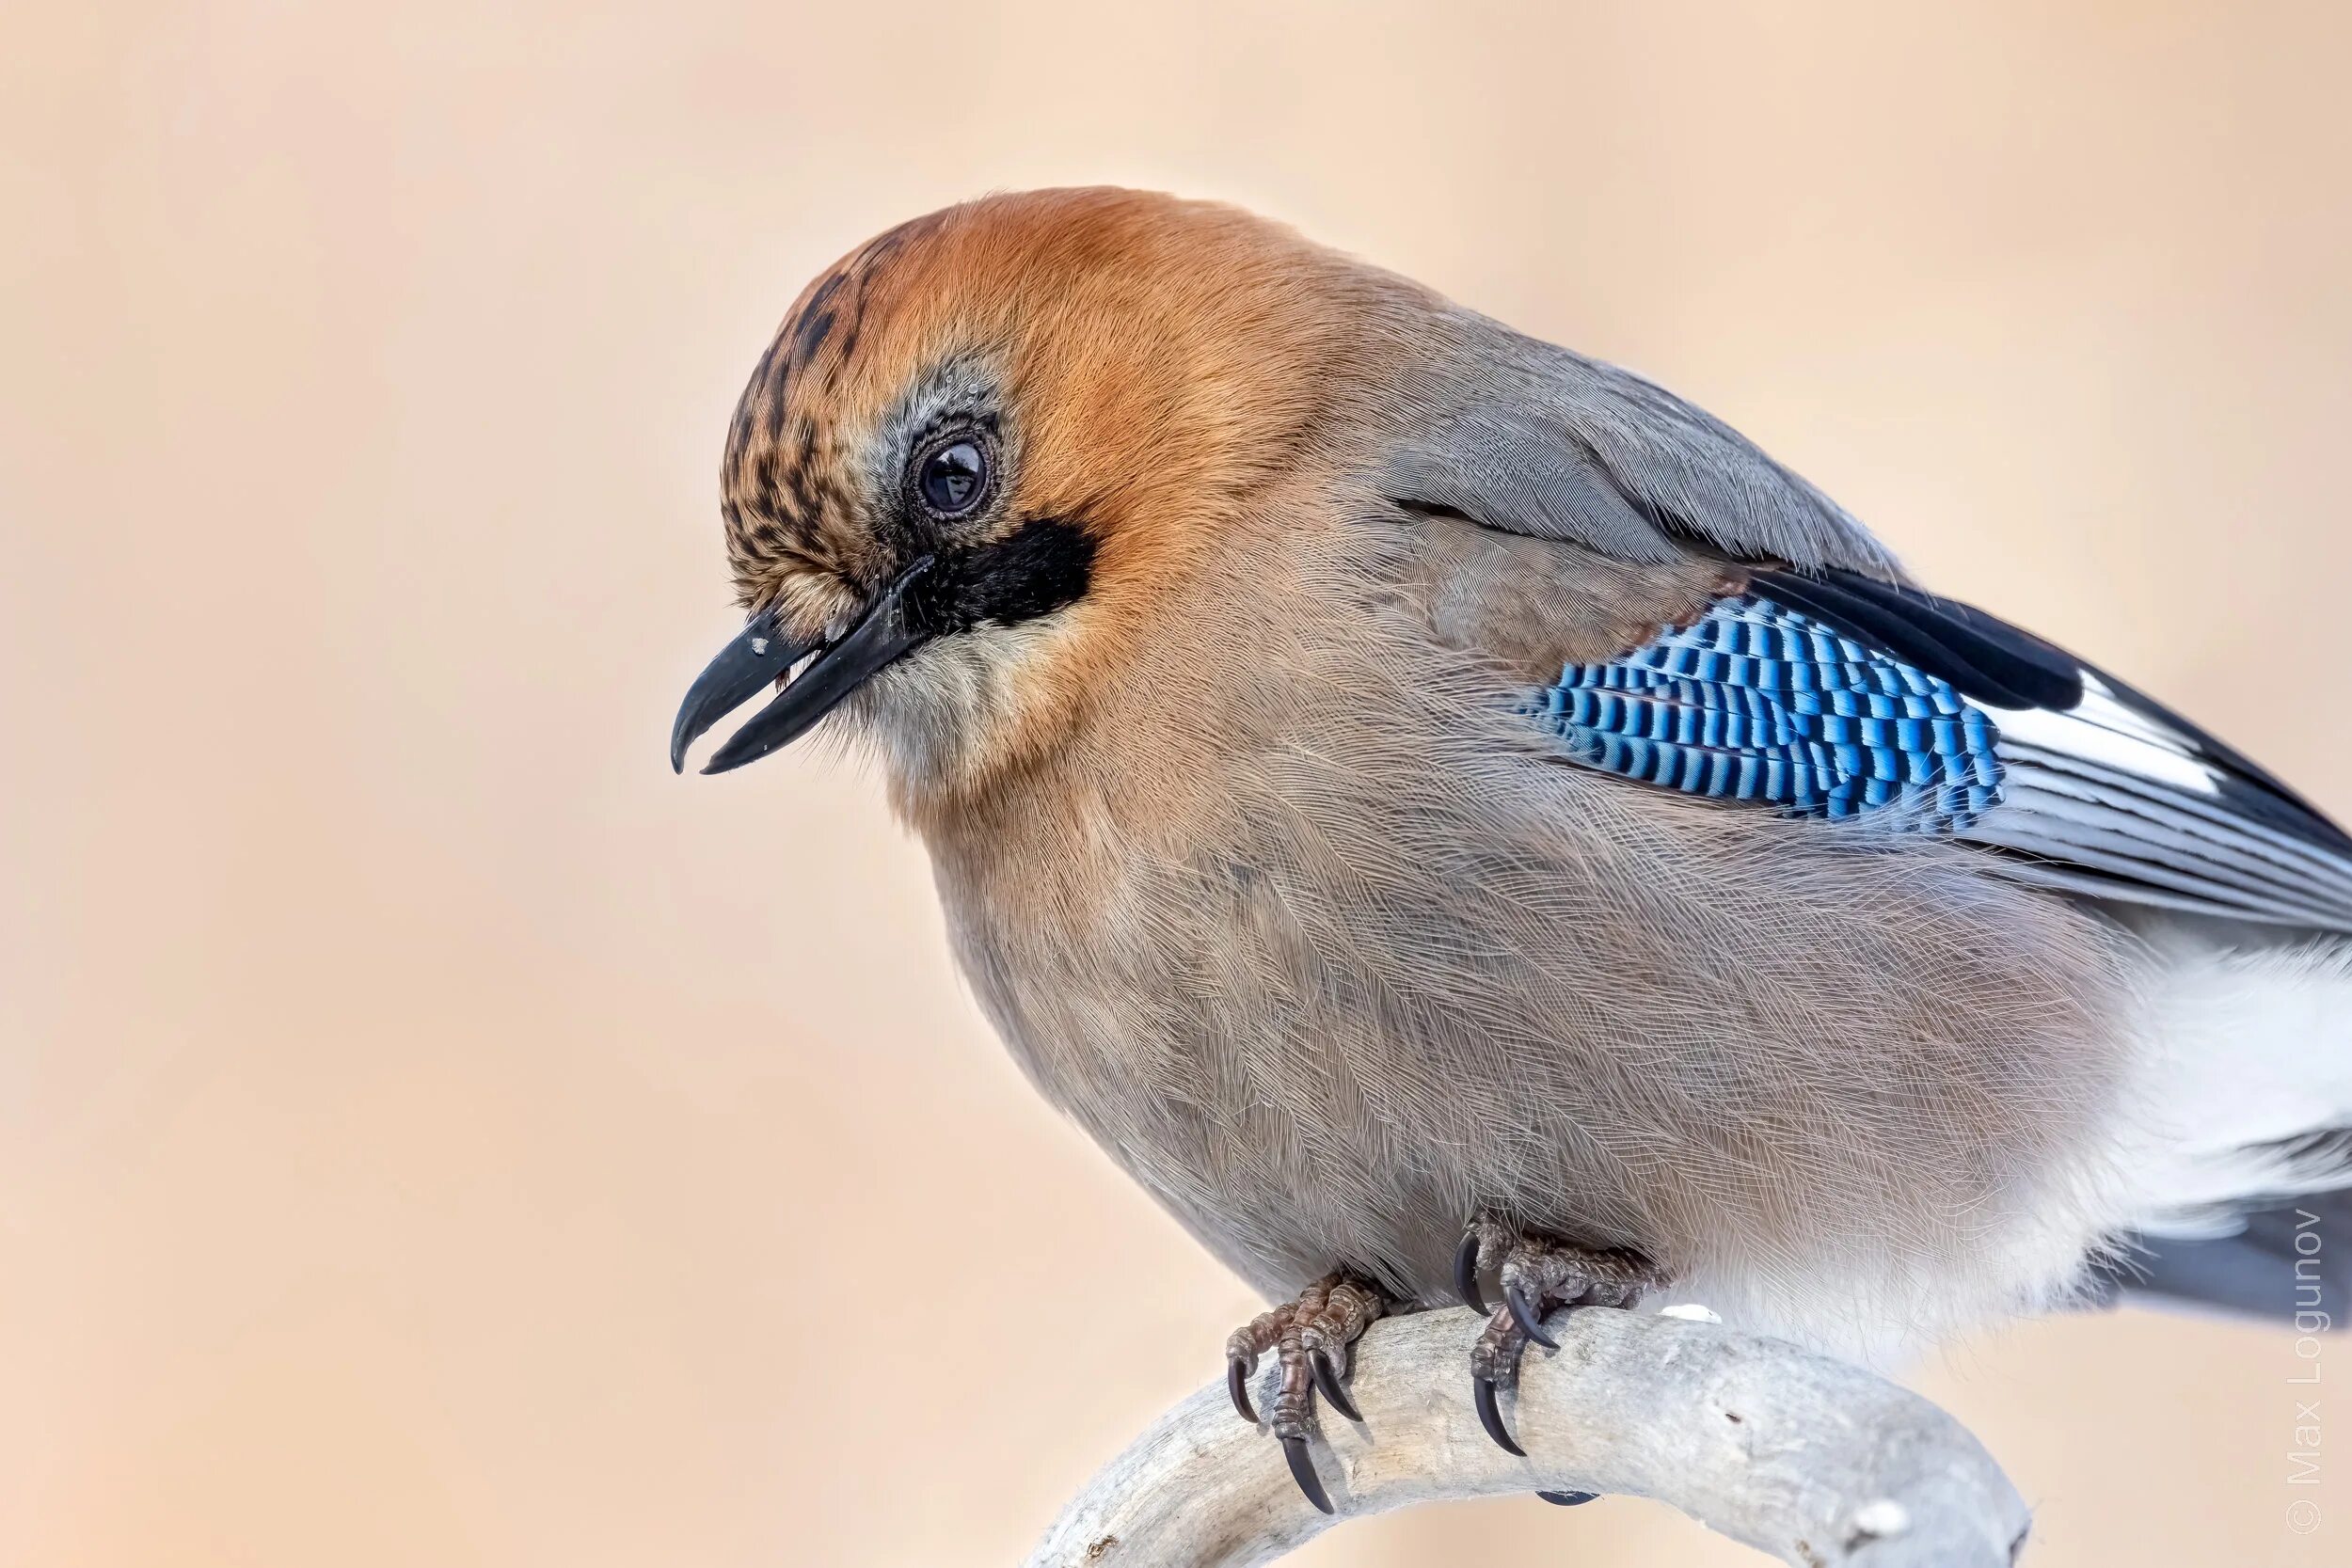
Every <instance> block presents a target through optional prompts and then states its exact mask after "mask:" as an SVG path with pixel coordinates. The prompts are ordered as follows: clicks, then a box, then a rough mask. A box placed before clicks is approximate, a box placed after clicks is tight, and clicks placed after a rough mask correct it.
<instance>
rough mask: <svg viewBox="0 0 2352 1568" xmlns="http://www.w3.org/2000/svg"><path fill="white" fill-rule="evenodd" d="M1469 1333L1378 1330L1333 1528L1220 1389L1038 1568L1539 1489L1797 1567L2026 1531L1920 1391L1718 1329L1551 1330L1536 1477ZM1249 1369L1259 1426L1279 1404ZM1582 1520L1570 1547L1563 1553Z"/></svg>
mask: <svg viewBox="0 0 2352 1568" xmlns="http://www.w3.org/2000/svg"><path fill="white" fill-rule="evenodd" d="M1477 1326H1478V1324H1477V1320H1476V1319H1474V1318H1473V1317H1471V1315H1470V1313H1468V1312H1466V1311H1461V1310H1453V1311H1444V1312H1423V1313H1418V1314H1415V1315H1413V1316H1410V1317H1404V1318H1392V1319H1390V1320H1388V1321H1386V1322H1383V1323H1377V1324H1375V1325H1374V1327H1373V1328H1372V1330H1371V1331H1370V1332H1369V1333H1368V1334H1367V1335H1366V1336H1365V1337H1364V1339H1363V1341H1362V1342H1361V1344H1360V1345H1359V1347H1358V1353H1357V1365H1356V1375H1355V1378H1354V1382H1353V1385H1352V1391H1353V1393H1354V1395H1355V1398H1356V1402H1357V1403H1358V1405H1359V1407H1360V1408H1361V1409H1362V1411H1363V1415H1364V1423H1363V1425H1361V1426H1358V1425H1355V1424H1354V1423H1352V1422H1349V1421H1346V1420H1344V1419H1342V1418H1340V1417H1339V1416H1338V1415H1337V1414H1336V1413H1334V1412H1331V1411H1329V1410H1326V1411H1324V1412H1323V1414H1322V1417H1321V1421H1322V1428H1323V1435H1324V1438H1325V1441H1323V1442H1321V1443H1318V1444H1317V1445H1316V1449H1317V1455H1318V1460H1319V1463H1320V1465H1321V1466H1322V1470H1323V1475H1324V1480H1325V1482H1326V1484H1327V1486H1328V1488H1329V1490H1330V1493H1331V1497H1332V1500H1333V1501H1334V1502H1336V1503H1337V1504H1338V1506H1339V1511H1340V1512H1339V1515H1338V1518H1336V1519H1334V1518H1328V1517H1326V1516H1325V1515H1323V1514H1321V1513H1316V1512H1315V1511H1314V1510H1313V1509H1312V1508H1311V1507H1310V1506H1309V1505H1308V1504H1307V1501H1306V1499H1305V1498H1303V1497H1300V1496H1299V1493H1298V1490H1297V1488H1296V1487H1295V1486H1294V1485H1293V1484H1292V1482H1291V1478H1290V1475H1289V1473H1288V1472H1287V1471H1286V1470H1285V1469H1284V1468H1283V1465H1282V1455H1281V1452H1280V1449H1279V1447H1278V1446H1277V1445H1276V1444H1275V1443H1274V1442H1273V1441H1272V1439H1270V1438H1268V1437H1267V1436H1266V1435H1265V1434H1264V1433H1262V1432H1259V1431H1256V1430H1253V1429H1252V1428H1250V1427H1248V1426H1246V1425H1244V1424H1243V1422H1242V1421H1241V1420H1240V1419H1239V1418H1237V1417H1236V1416H1235V1415H1234V1413H1233V1409H1232V1405H1231V1404H1230V1403H1229V1402H1228V1401H1227V1398H1226V1395H1225V1391H1224V1388H1223V1386H1222V1385H1221V1384H1215V1385H1212V1386H1209V1387H1207V1388H1204V1389H1202V1390H1201V1391H1200V1392H1199V1393H1197V1394H1195V1395H1193V1396H1192V1397H1191V1398H1189V1399H1187V1400H1185V1401H1184V1402H1183V1403H1181V1404H1179V1405H1177V1406H1176V1408H1175V1409H1173V1410H1171V1411H1169V1412H1168V1414H1167V1415H1165V1416H1163V1417H1162V1418H1160V1419H1159V1420H1158V1421H1157V1422H1156V1423H1154V1424H1153V1426H1152V1429H1151V1430H1150V1431H1149V1432H1147V1433H1144V1434H1143V1435H1142V1436H1141V1437H1140V1438H1138V1439H1136V1442H1135V1444H1134V1445H1133V1446H1132V1447H1130V1448H1129V1449H1127V1451H1126V1452H1125V1453H1122V1454H1120V1456H1119V1457H1118V1458H1117V1459H1115V1460H1113V1461H1112V1462H1111V1463H1110V1464H1109V1465H1106V1466H1105V1467H1104V1469H1103V1471H1102V1472H1101V1473H1100V1474H1099V1475H1097V1476H1096V1477H1095V1478H1094V1480H1093V1481H1091V1482H1090V1483H1089V1485H1088V1487H1087V1489H1086V1491H1085V1492H1084V1493H1082V1494H1081V1495H1080V1496H1079V1497H1078V1498H1077V1499H1076V1500H1075V1501H1073V1503H1072V1504H1071V1505H1070V1507H1069V1508H1068V1509H1067V1510H1066V1511H1065V1512H1064V1513H1063V1514H1062V1516H1061V1518H1060V1519H1059V1520H1058V1521H1057V1523H1056V1524H1055V1526H1054V1528H1052V1529H1051V1530H1049V1531H1048V1532H1047V1534H1046V1537H1045V1540H1044V1543H1043V1544H1041V1546H1040V1547H1039V1548H1038V1550H1037V1553H1036V1555H1034V1556H1033V1557H1032V1558H1031V1559H1030V1560H1029V1562H1030V1568H1246V1565H1248V1564H1252V1563H1262V1562H1266V1561H1270V1560H1273V1559H1275V1558H1277V1557H1279V1556H1281V1555H1282V1554H1283V1553H1285V1552H1288V1551H1290V1550H1292V1549H1293V1548H1294V1547H1296V1546H1298V1545H1300V1544H1303V1543H1304V1542H1306V1541H1308V1540H1309V1539H1310V1538H1311V1537H1313V1536H1315V1535H1317V1534H1319V1533H1321V1532H1322V1531H1323V1530H1325V1529H1327V1528H1329V1527H1330V1526H1332V1525H1333V1524H1336V1523H1338V1522H1340V1521H1341V1520H1344V1519H1347V1518H1350V1517H1357V1516H1360V1515H1363V1514H1366V1513H1380V1512H1382V1511H1384V1510H1387V1509H1391V1508H1403V1507H1406V1506H1407V1505H1409V1504H1412V1503H1419V1502H1428V1501H1431V1500H1434V1499H1438V1498H1446V1497H1485V1496H1487V1495H1489V1494H1492V1493H1507V1492H1533V1491H1535V1490H1537V1489H1539V1488H1541V1489H1546V1490H1564V1491H1586V1492H1599V1493H1602V1494H1605V1495H1614V1496H1624V1495H1632V1496H1639V1497H1655V1498H1657V1499H1659V1500H1660V1501H1661V1502H1665V1503H1669V1504H1672V1505H1673V1506H1674V1507H1676V1508H1678V1509H1680V1510H1681V1511H1682V1512H1683V1513H1688V1514H1690V1515H1691V1516H1692V1518H1694V1519H1696V1520H1698V1521H1699V1522H1700V1523H1702V1524H1704V1525H1706V1526H1708V1528H1711V1529H1714V1530H1717V1531H1720V1532H1721V1533H1723V1534H1724V1535H1727V1536H1730V1537H1731V1538H1732V1539H1734V1540H1737V1541H1741V1542H1744V1543H1746V1544H1749V1545H1751V1546H1755V1547H1756V1548H1757V1549H1758V1550H1761V1551H1764V1552H1767V1553H1770V1554H1771V1555H1772V1556H1774V1557H1777V1558H1779V1559H1780V1560H1782V1561H1784V1562H1789V1563H1797V1564H1802V1565H1804V1568H1830V1565H1837V1568H2009V1564H2010V1562H2011V1561H2012V1560H2014V1554H2015V1553H2016V1551H2017V1550H2018V1549H2019V1548H2020V1547H2021V1546H2022V1544H2023V1543H2024V1539H2025V1535H2026V1526H2027V1523H2028V1514H2027V1512H2026V1505H2025V1502H2024V1500H2023V1499H2022V1498H2020V1497H2018V1495H2017V1491H2016V1489H2015V1488H2014V1487H2013V1486H2011V1485H2010V1481H2009V1478H2008V1477H2007V1476H2005V1475H2003V1474H2002V1473H2001V1469H2000V1466H1999V1465H1995V1464H1994V1462H1993V1458H1992V1456H1991V1455H1990V1454H1988V1453H1986V1452H1985V1450H1984V1448H1983V1446H1982V1445H1981V1444H1979V1442H1978V1441H1977V1440H1976V1438H1975V1437H1973V1436H1972V1435H1970V1434H1969V1433H1968V1431H1967V1430H1966V1429H1965V1428H1963V1426H1962V1425H1961V1424H1960V1423H1959V1422H1958V1421H1956V1420H1954V1419H1953V1418H1951V1417H1949V1416H1947V1415H1946V1414H1945V1413H1944V1412H1943V1411H1942V1410H1940V1409H1938V1408H1937V1407H1936V1406H1935V1405H1933V1404H1932V1403H1931V1402H1928V1401H1927V1400H1925V1399H1922V1398H1921V1397H1920V1396H1919V1395H1917V1394H1915V1393H1912V1392H1911V1391H1910V1390H1908V1389H1905V1388H1901V1387H1899V1386H1896V1385H1894V1384H1892V1383H1889V1382H1887V1381H1886V1380H1884V1379H1883V1378H1881V1377H1878V1376H1876V1375H1875V1374H1873V1373H1870V1372H1867V1371H1865V1370H1861V1369H1860V1368H1857V1367H1852V1366H1848V1365H1846V1364H1845V1363H1843V1362H1839V1361H1834V1360H1831V1359H1829V1358H1827V1357H1825V1356H1820V1355H1816V1354H1812V1353H1811V1352H1808V1351H1804V1350H1801V1349H1799V1348H1797V1347H1796V1346H1794V1345H1789V1344H1784V1343H1782V1342H1781V1341H1779V1340H1775V1339H1766V1338H1757V1337H1756V1336H1753V1335H1745V1334H1737V1333H1733V1332H1731V1331H1730V1330H1728V1329H1724V1328H1722V1327H1719V1326H1716V1325H1714V1324H1712V1323H1699V1322H1692V1321H1686V1320H1683V1319H1679V1318H1670V1317H1654V1316H1646V1315H1641V1314H1636V1313H1630V1312H1617V1311H1606V1310H1594V1311H1586V1312H1579V1313H1574V1314H1571V1315H1569V1316H1568V1317H1566V1318H1565V1319H1554V1320H1553V1326H1554V1328H1555V1329H1556V1330H1557V1331H1558V1332H1559V1335H1560V1338H1561V1349H1560V1351H1559V1352H1558V1353H1557V1354H1546V1353H1544V1352H1542V1351H1540V1350H1534V1349H1531V1350H1530V1351H1529V1353H1528V1356H1527V1361H1526V1365H1525V1369H1524V1371H1523V1373H1522V1376H1521V1380H1520V1385H1519V1389H1518V1398H1517V1401H1516V1406H1514V1403H1513V1402H1512V1401H1511V1400H1510V1399H1509V1398H1508V1397H1507V1396H1506V1398H1505V1402H1504V1408H1505V1410H1506V1412H1507V1413H1508V1414H1509V1416H1510V1418H1511V1422H1512V1426H1513V1429H1514V1431H1515V1432H1516V1433H1517V1434H1518V1438H1519V1441H1520V1442H1521V1444H1522V1445H1523V1446H1524V1447H1525V1448H1526V1449H1527V1451H1528V1457H1526V1458H1525V1459H1516V1458H1513V1457H1512V1456H1511V1455H1509V1454H1506V1453H1504V1452H1503V1451H1502V1449H1498V1448H1497V1447H1496V1446H1495V1445H1494V1444H1493V1443H1491V1442H1489V1441H1488V1440H1487V1438H1486V1433H1484V1432H1482V1431H1481V1430H1480V1429H1479V1426H1478V1420H1477V1417H1476V1416H1475V1415H1474V1414H1473V1412H1472V1410H1471V1406H1470V1388H1469V1378H1468V1372H1467V1370H1466V1369H1467V1366H1468V1361H1467V1356H1468V1353H1469V1350H1470V1339H1471V1338H1472V1337H1473V1336H1474V1335H1475V1334H1476V1332H1477ZM1272 1376H1273V1372H1272V1370H1271V1369H1270V1368H1269V1369H1265V1370H1262V1375H1261V1378H1260V1387H1259V1389H1258V1408H1259V1409H1261V1410H1263V1409H1265V1408H1266V1407H1267V1405H1268V1404H1269V1402H1271V1399H1272V1382H1271V1379H1272ZM1561 1528H1562V1529H1563V1531H1564V1532H1572V1531H1573V1530H1574V1529H1575V1528H1576V1524H1575V1520H1574V1518H1573V1517H1572V1516H1564V1517H1563V1519H1562V1520H1561Z"/></svg>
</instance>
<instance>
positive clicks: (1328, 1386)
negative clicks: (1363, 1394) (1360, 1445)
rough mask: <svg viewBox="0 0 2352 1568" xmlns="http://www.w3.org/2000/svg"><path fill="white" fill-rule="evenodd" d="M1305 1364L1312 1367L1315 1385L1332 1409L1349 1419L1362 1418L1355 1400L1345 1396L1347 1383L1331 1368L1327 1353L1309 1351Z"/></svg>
mask: <svg viewBox="0 0 2352 1568" xmlns="http://www.w3.org/2000/svg"><path fill="white" fill-rule="evenodd" d="M1307 1365H1308V1366H1310V1367H1311V1368H1313V1369H1314V1374H1315V1386H1316V1387H1317V1388H1320V1389H1322V1390H1323V1397H1324V1398H1325V1399H1326V1400H1328V1401H1329V1402H1330V1403H1331V1408H1332V1409H1334V1410H1336V1411H1338V1412H1339V1413H1340V1414H1341V1415H1343V1416H1344V1417H1346V1418H1348V1419H1349V1420H1351V1421H1360V1420H1362V1419H1363V1418H1364V1414H1363V1412H1362V1411H1360V1410H1359V1409H1357V1408H1356V1402H1355V1401H1354V1400H1352V1399H1349V1398H1348V1397H1347V1385H1346V1384H1344V1383H1342V1382H1341V1381H1340V1374H1339V1373H1338V1371H1337V1370H1334V1369H1333V1368H1332V1366H1331V1357H1330V1356H1329V1355H1327V1354H1325V1353H1324V1352H1322V1351H1311V1352H1309V1353H1308V1355H1307Z"/></svg>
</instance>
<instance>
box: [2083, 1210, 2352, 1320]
mask: <svg viewBox="0 0 2352 1568" xmlns="http://www.w3.org/2000/svg"><path fill="white" fill-rule="evenodd" d="M2245 1219H2246V1227H2245V1228H2244V1229H2243V1230H2241V1231H2239V1232H2238V1233H2237V1234H2236V1235H2233V1236H2220V1237H2211V1238H2205V1239H2201V1240H2176V1239H2174V1238H2171V1237H2139V1238H2135V1239H2134V1240H2133V1243H2132V1244H2131V1250H2130V1253H2129V1255H2127V1256H2123V1257H2119V1258H2117V1259H2114V1260H2112V1261H2110V1262H2109V1263H2107V1264H2106V1266H2105V1267H2104V1269H2103V1270H2102V1279H2101V1281H2100V1285H2101V1294H2102V1296H2103V1297H2104V1298H2105V1299H2108V1300H2113V1299H2116V1298H2118V1297H2121V1298H2122V1299H2123V1300H2125V1301H2144V1302H2148V1303H2152V1304H2160V1305H2168V1306H2184V1305H2185V1306H2192V1307H2209V1308H2215V1309H2218V1310H2220V1311H2223V1312H2228V1313H2232V1314H2233V1315H2237V1316H2242V1317H2249V1318H2255V1319H2260V1320H2263V1321H2265V1322H2271V1323H2282V1324H2287V1325H2290V1326H2293V1327H2295V1328H2296V1329H2297V1330H2299V1331H2301V1332H2303V1333H2307V1334H2311V1333H2320V1332H2323V1331H2325V1330H2327V1329H2328V1328H2330V1327H2332V1326H2334V1324H2335V1323H2340V1322H2341V1323H2352V1191H2344V1190H2339V1191H2335V1192H2327V1193H2313V1194H2310V1195H2307V1196H2301V1197H2296V1198H2289V1199H2286V1200H2284V1201H2282V1202H2280V1203H2279V1204H2278V1205H2277V1206H2275V1207H2272V1208H2265V1209H2258V1210H2254V1211H2251V1212H2249V1213H2248V1214H2247V1215H2246V1216H2245Z"/></svg>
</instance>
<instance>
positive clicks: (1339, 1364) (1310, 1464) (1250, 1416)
mask: <svg viewBox="0 0 2352 1568" xmlns="http://www.w3.org/2000/svg"><path fill="white" fill-rule="evenodd" d="M1388 1309H1389V1301H1388V1298H1387V1297H1386V1296H1384V1295H1383V1294H1381V1292H1380V1291H1379V1290H1378V1289H1377V1288H1375V1287H1374V1286H1371V1285H1367V1284H1365V1283H1364V1282H1363V1281H1361V1280H1359V1279H1354V1278H1351V1277H1349V1276H1348V1275H1344V1274H1335V1275H1330V1276H1329V1277H1328V1278H1326V1279H1320V1280H1317V1281H1316V1282H1315V1283H1314V1284H1312V1285H1310V1286H1308V1287H1307V1288H1306V1289H1305V1290H1303V1291H1299V1292H1298V1299H1297V1300H1296V1301H1294V1302H1289V1303H1286V1304H1285V1305H1283V1306H1280V1307H1275V1308H1274V1309H1273V1310H1271V1311H1267V1312H1261V1313H1259V1314H1258V1315H1257V1316H1256V1317H1255V1318H1252V1319H1251V1320H1250V1321H1249V1322H1248V1324H1247V1325H1245V1326H1243V1327H1241V1328H1237V1329H1235V1330H1234V1331H1233V1333H1232V1337H1231V1338H1228V1339H1227V1340H1226V1341H1225V1386H1226V1388H1227V1390H1228V1391H1229V1392H1231V1393H1232V1396H1233V1408H1234V1409H1236V1410H1238V1411H1240V1412H1241V1418H1242V1419H1243V1420H1245V1421H1248V1422H1249V1423H1250V1424H1252V1425H1253V1426H1254V1425H1255V1424H1257V1420H1258V1413H1257V1411H1256V1410H1254V1409H1252V1408H1251V1407H1250V1403H1249V1375H1250V1373H1252V1372H1254V1371H1256V1370H1257V1368H1258V1357H1259V1356H1261V1355H1263V1354H1265V1353H1266V1352H1267V1351H1273V1352H1274V1353H1275V1354H1276V1356H1277V1357H1278V1359H1279V1361H1280V1364H1281V1368H1282V1385H1281V1388H1280V1389H1279V1392H1277V1393H1276V1394H1275V1396H1274V1408H1273V1409H1272V1410H1271V1411H1270V1412H1268V1414H1267V1418H1266V1423H1265V1424H1266V1428H1267V1430H1268V1431H1270V1432H1272V1433H1274V1435H1275V1436H1276V1437H1278V1438H1279V1439H1280V1440H1281V1444H1282V1457H1283V1458H1284V1459H1286V1460H1287V1461H1289V1462H1290V1467H1291V1477H1292V1479H1293V1480H1295V1481H1297V1482H1298V1489H1299V1490H1300V1491H1301V1492H1304V1493H1305V1494H1306V1495H1307V1500H1308V1501H1309V1502H1311V1503H1312V1504H1314V1505H1315V1507H1317V1508H1319V1509H1321V1510H1322V1511H1323V1512H1324V1513H1331V1512H1333V1510H1332V1507H1331V1498H1330V1495H1329V1494H1328V1493H1327V1492H1326V1491H1325V1490H1324V1488H1323V1479H1322V1478H1321V1477H1320V1476H1318V1475H1316V1474H1315V1465H1314V1456H1313V1455H1312V1454H1311V1452H1310V1451H1309V1450H1308V1447H1307V1440H1308V1437H1309V1436H1310V1434H1311V1431H1312V1428H1311V1422H1312V1420H1313V1417H1314V1405H1315V1392H1316V1390H1317V1389H1321V1390H1322V1393H1323V1397H1324V1399H1325V1400H1327V1401H1328V1402H1330V1404H1331V1405H1332V1407H1333V1408H1334V1409H1336V1410H1338V1411H1339V1413H1340V1414H1341V1415H1343V1416H1344V1417H1346V1418H1348V1419H1349V1420H1351V1421H1360V1420H1362V1419H1363V1417H1362V1416H1360V1415H1359V1414H1358V1413H1357V1410H1356V1402H1355V1401H1353V1400H1351V1399H1349V1398H1348V1397H1347V1385H1346V1382H1345V1373H1346V1370H1347V1364H1348V1363H1350V1362H1352V1361H1353V1359H1354V1354H1353V1347H1354V1345H1355V1343H1356V1340H1357V1338H1358V1337H1359V1336H1360V1335H1361V1334H1362V1333H1363V1332H1364V1330H1365V1329H1367V1328H1369V1327H1371V1326H1372V1324H1373V1323H1374V1321H1375V1320H1376V1319H1378V1318H1379V1317H1380V1316H1381V1315H1382V1314H1383V1313H1385V1312H1387V1311H1388Z"/></svg>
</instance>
